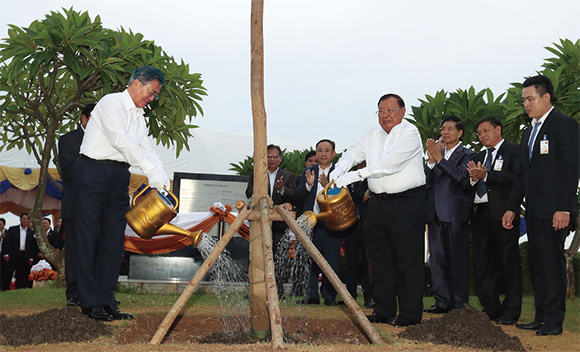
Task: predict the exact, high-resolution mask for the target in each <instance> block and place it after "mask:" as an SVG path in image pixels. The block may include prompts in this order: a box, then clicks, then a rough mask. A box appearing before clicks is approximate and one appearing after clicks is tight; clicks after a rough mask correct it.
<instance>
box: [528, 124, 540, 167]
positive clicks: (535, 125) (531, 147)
mask: <svg viewBox="0 0 580 352" xmlns="http://www.w3.org/2000/svg"><path fill="white" fill-rule="evenodd" d="M540 124H541V122H540V121H538V122H536V123H535V124H534V129H533V131H532V136H531V137H530V141H529V142H528V157H529V161H532V149H533V148H534V138H535V137H536V133H538V130H539V129H540V128H539V127H540Z"/></svg>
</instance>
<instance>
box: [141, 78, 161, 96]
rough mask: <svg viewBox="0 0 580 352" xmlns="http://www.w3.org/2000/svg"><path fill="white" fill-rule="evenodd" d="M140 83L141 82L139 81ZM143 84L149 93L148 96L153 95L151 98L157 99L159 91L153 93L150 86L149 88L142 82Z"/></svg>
mask: <svg viewBox="0 0 580 352" xmlns="http://www.w3.org/2000/svg"><path fill="white" fill-rule="evenodd" d="M141 84H143V83H142V82H141ZM143 86H144V87H145V89H147V92H148V93H149V96H150V97H153V100H155V99H157V98H158V97H159V92H157V93H155V91H152V90H151V88H149V86H148V85H145V84H143Z"/></svg>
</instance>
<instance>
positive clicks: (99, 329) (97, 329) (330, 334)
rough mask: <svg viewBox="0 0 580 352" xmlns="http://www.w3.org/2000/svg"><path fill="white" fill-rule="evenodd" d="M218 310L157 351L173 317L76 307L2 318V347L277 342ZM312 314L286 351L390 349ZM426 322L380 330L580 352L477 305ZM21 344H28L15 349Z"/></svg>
mask: <svg viewBox="0 0 580 352" xmlns="http://www.w3.org/2000/svg"><path fill="white" fill-rule="evenodd" d="M212 310H213V313H215V307H214V309H208V310H207V311H206V310H204V309H197V310H196V314H195V315H189V314H186V315H183V316H180V317H179V318H178V319H177V320H176V321H175V323H174V324H173V326H172V327H171V329H170V330H169V331H168V333H167V335H166V337H165V339H164V340H163V342H162V346H158V347H157V348H155V346H151V345H149V344H148V343H149V341H150V340H151V338H152V337H153V335H154V334H155V332H156V330H157V328H158V327H159V324H160V323H161V321H162V320H163V318H164V317H165V314H166V313H167V312H166V311H163V310H160V311H157V312H152V311H151V310H148V311H142V312H139V311H132V313H135V317H136V318H135V319H134V320H131V321H116V322H113V323H101V322H95V321H93V320H91V319H88V318H86V317H85V316H84V315H82V314H81V313H80V311H79V310H78V308H62V309H52V310H49V311H46V312H41V313H37V314H32V315H29V316H18V315H12V316H10V317H7V316H4V315H0V350H3V349H4V348H7V350H8V351H13V350H14V351H51V352H52V351H64V350H66V351H89V350H102V348H104V347H103V346H106V350H109V351H135V352H145V351H157V350H160V349H159V348H161V350H174V351H187V350H192V349H193V350H203V351H212V352H214V351H220V352H221V351H269V350H271V347H272V346H271V344H269V343H267V342H260V343H257V342H256V341H254V340H253V339H252V338H251V337H250V336H248V333H246V332H245V331H247V330H243V329H241V326H240V329H239V330H238V331H237V332H232V333H224V332H223V331H224V324H223V322H222V319H221V318H220V317H219V316H217V315H215V314H212V312H211V311H212ZM310 310H312V311H314V312H315V314H310V313H306V314H304V313H299V314H297V315H296V314H286V315H285V316H284V317H283V321H282V324H283V328H284V330H285V332H284V340H285V347H286V348H287V349H288V350H289V351H315V352H319V351H337V352H338V351H340V352H359V351H365V352H366V351H383V350H384V349H385V346H375V345H370V344H369V340H368V338H367V337H366V335H365V334H364V332H363V331H362V330H361V329H360V328H359V327H358V325H357V324H356V323H355V322H353V320H352V319H353V318H352V316H351V315H350V314H348V312H346V311H344V310H342V309H334V308H328V309H326V308H324V307H316V308H312V309H309V311H310ZM369 313H370V311H369ZM425 318H426V319H425V320H424V321H423V323H422V324H420V325H416V326H412V327H409V328H406V329H405V328H395V327H391V326H389V325H386V324H374V327H375V328H376V329H377V331H378V332H379V333H380V335H381V336H382V338H383V340H384V341H385V343H386V344H387V345H388V349H389V350H392V351H417V350H421V351H433V352H434V351H446V352H447V351H473V350H474V349H479V350H484V351H503V350H511V351H525V350H528V351H571V350H577V341H578V340H577V337H578V333H569V332H566V331H565V332H564V334H563V335H561V336H557V337H548V338H545V337H539V338H538V337H536V336H535V333H534V332H533V331H532V332H528V331H523V330H519V329H516V328H515V327H514V326H507V327H505V326H504V327H499V326H497V325H495V324H494V323H492V322H490V321H489V319H487V316H485V315H483V316H482V313H480V312H478V311H477V310H475V309H474V308H467V309H462V310H457V311H453V312H450V313H448V314H446V315H443V316H434V315H430V314H428V315H426V316H425ZM242 325H248V324H242ZM245 328H247V326H245ZM226 330H227V329H226ZM503 331H505V332H507V333H509V334H514V335H515V334H518V335H519V336H520V337H521V338H522V341H523V344H524V346H525V348H524V347H523V346H522V343H520V341H519V339H518V338H517V337H510V336H509V335H508V334H506V333H504V332H503ZM98 336H104V337H100V338H99V337H98ZM81 341H92V342H81ZM59 342H60V343H59ZM70 342H73V343H72V344H71V343H70ZM22 344H27V345H29V346H23V347H20V348H16V349H15V348H14V347H10V346H21V345H22ZM163 346H165V347H163ZM194 346H197V347H194ZM202 346H203V347H202ZM236 346H239V347H236Z"/></svg>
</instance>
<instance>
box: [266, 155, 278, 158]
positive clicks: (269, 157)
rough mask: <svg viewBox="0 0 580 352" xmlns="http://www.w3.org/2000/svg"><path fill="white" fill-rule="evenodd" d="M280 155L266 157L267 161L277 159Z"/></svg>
mask: <svg viewBox="0 0 580 352" xmlns="http://www.w3.org/2000/svg"><path fill="white" fill-rule="evenodd" d="M279 157H280V155H268V159H278V158H279Z"/></svg>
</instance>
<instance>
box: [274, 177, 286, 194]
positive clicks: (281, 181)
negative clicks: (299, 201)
mask: <svg viewBox="0 0 580 352" xmlns="http://www.w3.org/2000/svg"><path fill="white" fill-rule="evenodd" d="M274 189H275V190H276V191H278V193H282V191H283V190H284V176H280V179H279V180H277V181H276V182H274Z"/></svg>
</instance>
